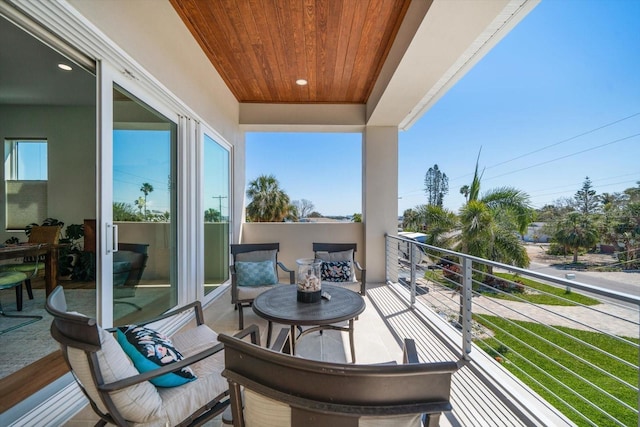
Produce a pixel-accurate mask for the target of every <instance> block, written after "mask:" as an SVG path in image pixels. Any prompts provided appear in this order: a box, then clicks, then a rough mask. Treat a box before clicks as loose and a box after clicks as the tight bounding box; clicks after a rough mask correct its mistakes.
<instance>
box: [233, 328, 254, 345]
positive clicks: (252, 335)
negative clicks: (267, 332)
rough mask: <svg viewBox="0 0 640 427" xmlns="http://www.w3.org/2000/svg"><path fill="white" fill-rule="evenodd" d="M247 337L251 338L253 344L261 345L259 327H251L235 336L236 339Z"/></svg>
mask: <svg viewBox="0 0 640 427" xmlns="http://www.w3.org/2000/svg"><path fill="white" fill-rule="evenodd" d="M247 335H250V336H251V344H255V345H258V346H259V345H260V328H258V325H249V326H247V327H246V328H244V329H243V330H241V331H240V332H238V333H237V334H235V335H234V338H240V339H242V338H244V337H246V336H247Z"/></svg>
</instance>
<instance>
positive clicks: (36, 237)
mask: <svg viewBox="0 0 640 427" xmlns="http://www.w3.org/2000/svg"><path fill="white" fill-rule="evenodd" d="M61 231H62V227H61V226H60V225H34V226H33V227H31V228H30V229H29V240H28V243H42V244H51V245H57V244H58V242H59V241H60V232H61ZM51 262H58V260H51ZM42 265H44V255H35V256H27V257H24V258H23V262H21V263H17V264H5V265H3V266H0V271H14V272H22V273H25V274H26V275H27V277H26V279H24V284H25V288H27V294H28V295H29V299H33V289H32V288H31V279H33V278H34V277H36V275H37V274H38V272H39V271H40V268H39V267H40V266H42ZM20 291H21V292H22V287H20Z"/></svg>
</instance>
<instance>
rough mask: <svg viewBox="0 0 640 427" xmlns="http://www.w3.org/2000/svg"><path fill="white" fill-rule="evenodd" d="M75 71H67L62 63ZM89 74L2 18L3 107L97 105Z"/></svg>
mask: <svg viewBox="0 0 640 427" xmlns="http://www.w3.org/2000/svg"><path fill="white" fill-rule="evenodd" d="M61 62H63V63H66V64H68V65H71V66H72V67H73V70H72V71H63V70H61V69H59V68H58V67H57V64H58V63H61ZM95 103H96V79H95V76H94V75H93V74H91V73H89V72H88V71H86V70H84V69H82V68H80V67H79V66H78V65H76V64H75V63H73V62H72V61H70V60H69V59H67V58H66V57H64V56H62V55H61V54H59V53H58V52H56V51H55V50H53V49H51V48H50V47H48V46H46V45H45V44H43V43H42V42H40V41H39V40H37V39H36V38H34V37H33V36H31V35H29V34H27V33H26V32H25V31H23V30H22V29H20V28H18V27H16V26H15V25H14V24H12V23H11V22H9V21H7V20H6V19H4V18H2V17H0V105H6V104H11V105H24V104H28V105H95Z"/></svg>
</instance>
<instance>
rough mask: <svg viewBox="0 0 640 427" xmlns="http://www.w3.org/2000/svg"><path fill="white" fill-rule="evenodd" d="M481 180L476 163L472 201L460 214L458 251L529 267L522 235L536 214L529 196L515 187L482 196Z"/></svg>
mask: <svg viewBox="0 0 640 427" xmlns="http://www.w3.org/2000/svg"><path fill="white" fill-rule="evenodd" d="M481 178H482V174H480V175H479V174H478V162H477V161H476V168H475V172H474V176H473V181H472V183H471V186H470V187H469V200H468V201H467V203H466V204H465V205H464V206H463V207H462V209H461V210H460V214H459V219H460V234H459V236H458V242H457V244H456V247H455V249H457V250H458V251H459V252H463V253H466V254H469V255H473V256H477V257H480V258H486V259H490V260H493V261H497V262H502V263H505V264H511V265H515V266H517V267H528V266H529V256H528V255H527V251H526V250H525V248H524V246H523V245H522V241H521V240H520V239H519V237H518V235H522V234H524V233H525V232H526V230H527V226H528V225H529V224H530V223H531V220H532V218H533V215H534V212H533V209H532V208H531V207H530V205H529V196H528V195H527V194H526V193H524V192H522V191H520V190H517V189H515V188H512V187H501V188H496V189H493V190H490V191H488V192H487V193H486V194H484V195H483V196H482V197H480V181H481ZM489 270H491V268H489Z"/></svg>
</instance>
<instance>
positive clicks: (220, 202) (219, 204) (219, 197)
mask: <svg viewBox="0 0 640 427" xmlns="http://www.w3.org/2000/svg"><path fill="white" fill-rule="evenodd" d="M211 198H212V199H218V212H219V213H220V222H222V199H227V198H228V196H213V197H211Z"/></svg>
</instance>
